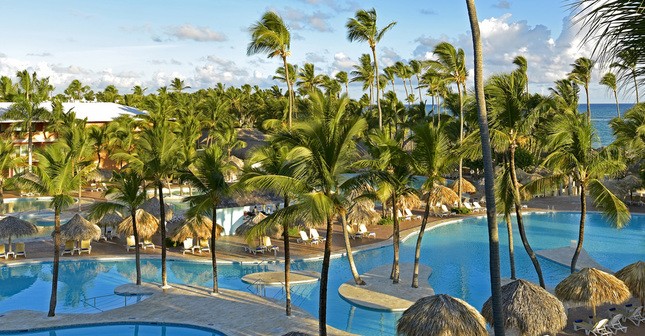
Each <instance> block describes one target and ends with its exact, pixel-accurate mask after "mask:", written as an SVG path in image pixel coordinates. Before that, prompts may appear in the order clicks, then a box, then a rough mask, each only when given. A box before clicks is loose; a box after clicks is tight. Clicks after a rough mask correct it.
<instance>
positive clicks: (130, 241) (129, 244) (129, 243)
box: [125, 236, 137, 252]
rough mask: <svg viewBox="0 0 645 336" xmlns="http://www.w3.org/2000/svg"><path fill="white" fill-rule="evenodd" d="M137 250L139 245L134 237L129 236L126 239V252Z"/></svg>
mask: <svg viewBox="0 0 645 336" xmlns="http://www.w3.org/2000/svg"><path fill="white" fill-rule="evenodd" d="M136 248H137V243H136V242H135V240H134V236H128V238H126V239H125V250H126V251H127V252H130V250H135V249H136Z"/></svg>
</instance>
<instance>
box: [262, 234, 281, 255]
mask: <svg viewBox="0 0 645 336" xmlns="http://www.w3.org/2000/svg"><path fill="white" fill-rule="evenodd" d="M262 245H263V247H264V249H265V250H267V251H271V252H273V253H274V254H278V250H279V249H280V248H279V247H278V245H273V244H272V243H271V237H269V236H264V237H263V238H262Z"/></svg>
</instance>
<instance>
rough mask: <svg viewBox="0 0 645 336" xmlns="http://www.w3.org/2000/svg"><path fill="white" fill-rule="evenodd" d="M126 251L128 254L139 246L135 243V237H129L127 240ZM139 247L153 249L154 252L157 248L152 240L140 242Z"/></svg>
mask: <svg viewBox="0 0 645 336" xmlns="http://www.w3.org/2000/svg"><path fill="white" fill-rule="evenodd" d="M125 243H126V244H125V249H126V251H127V252H130V250H134V249H136V247H137V244H136V242H135V239H134V236H128V237H127V238H126V239H125ZM139 247H141V248H142V249H144V250H145V249H147V248H148V247H150V248H152V249H153V250H154V249H156V248H157V246H155V244H154V243H152V241H151V240H149V239H144V240H143V241H141V242H139Z"/></svg>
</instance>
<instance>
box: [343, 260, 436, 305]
mask: <svg viewBox="0 0 645 336" xmlns="http://www.w3.org/2000/svg"><path fill="white" fill-rule="evenodd" d="M412 267H413V264H407V263H406V264H401V275H400V280H401V281H400V282H399V283H398V284H393V283H392V280H391V279H390V272H391V271H392V265H384V266H380V267H377V268H374V269H372V270H370V271H369V272H367V273H365V274H361V278H362V279H363V280H364V281H365V282H366V283H367V284H366V285H364V286H359V285H356V283H355V282H354V280H353V279H352V280H349V281H347V282H345V283H344V284H342V285H341V286H340V287H339V288H338V294H340V296H341V297H342V298H343V299H345V300H347V301H348V302H350V303H351V304H353V305H356V306H360V307H365V308H369V309H375V310H385V311H404V310H406V309H408V308H409V307H410V306H411V305H412V304H414V303H415V302H416V301H417V300H418V299H420V298H422V297H426V296H430V295H434V290H433V289H432V287H430V284H429V283H428V277H429V276H430V273H432V269H431V268H430V267H428V266H425V265H423V264H421V265H419V288H412V287H411V284H412Z"/></svg>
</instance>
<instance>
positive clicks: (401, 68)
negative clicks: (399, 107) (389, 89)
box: [394, 61, 412, 99]
mask: <svg viewBox="0 0 645 336" xmlns="http://www.w3.org/2000/svg"><path fill="white" fill-rule="evenodd" d="M394 70H395V71H396V75H397V76H399V78H401V81H402V82H403V89H405V98H406V99H407V98H408V97H409V96H410V92H409V91H408V86H407V85H406V84H405V81H406V80H407V79H410V78H411V77H412V70H411V68H410V67H408V66H407V65H405V63H403V62H401V61H398V62H396V63H394Z"/></svg>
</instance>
